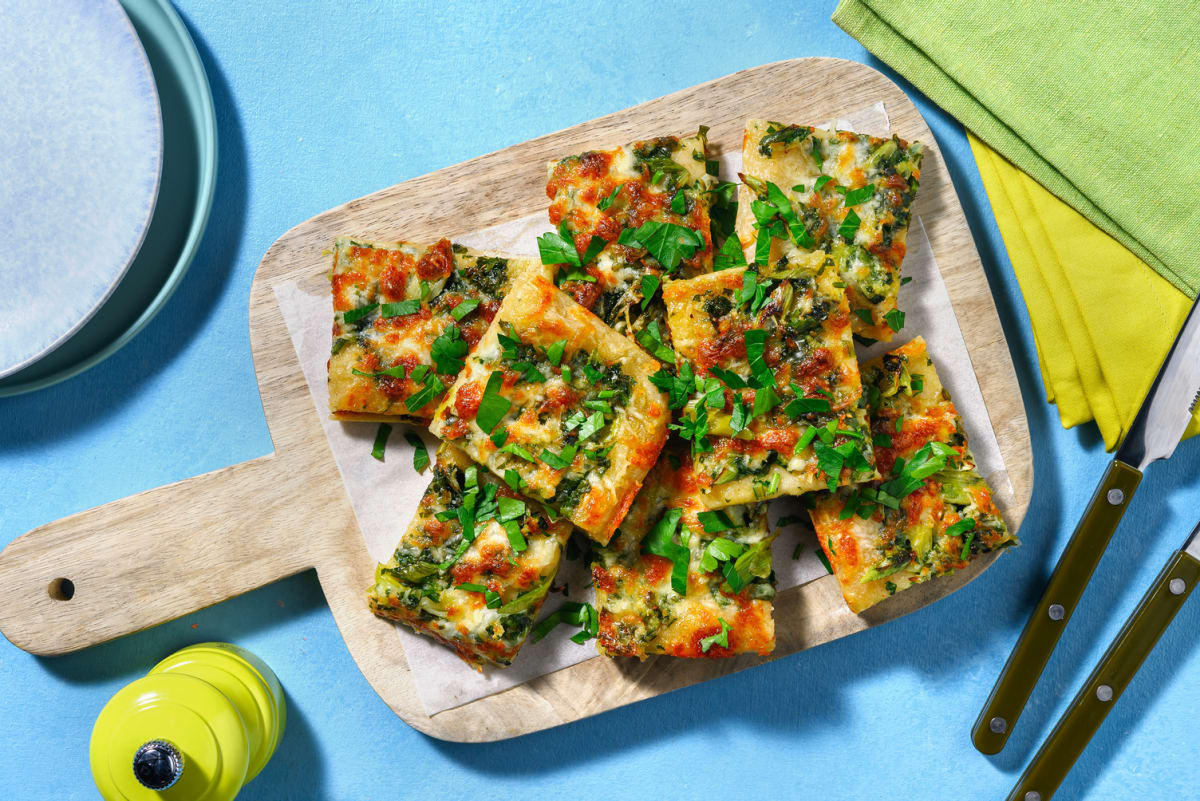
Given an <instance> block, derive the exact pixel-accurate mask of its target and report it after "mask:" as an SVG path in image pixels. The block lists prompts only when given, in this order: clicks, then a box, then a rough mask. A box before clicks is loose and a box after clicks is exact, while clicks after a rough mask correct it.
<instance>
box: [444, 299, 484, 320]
mask: <svg viewBox="0 0 1200 801" xmlns="http://www.w3.org/2000/svg"><path fill="white" fill-rule="evenodd" d="M479 303H480V301H479V299H478V298H467V299H466V300H464V301H463V302H462V303H460V304H458V305H457V306H455V307H454V308H453V309H451V310H450V316H451V317H453V318H454V319H455V320H462V318H464V317H466V316H467V315H468V314H470V313H471V312H473V311H475V309H477V308H478V307H479Z"/></svg>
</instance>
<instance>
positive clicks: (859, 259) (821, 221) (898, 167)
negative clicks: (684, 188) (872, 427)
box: [737, 120, 924, 341]
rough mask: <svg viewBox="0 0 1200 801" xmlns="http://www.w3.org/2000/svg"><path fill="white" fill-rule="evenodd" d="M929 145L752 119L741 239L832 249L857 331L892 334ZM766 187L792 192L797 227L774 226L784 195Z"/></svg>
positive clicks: (882, 336) (886, 337)
mask: <svg viewBox="0 0 1200 801" xmlns="http://www.w3.org/2000/svg"><path fill="white" fill-rule="evenodd" d="M923 152H924V151H923V148H922V146H921V144H920V143H919V142H913V143H911V144H910V143H908V142H905V141H904V140H903V139H900V138H899V137H896V136H893V137H892V138H891V139H880V138H877V137H872V136H866V135H863V134H857V133H852V132H850V131H827V130H821V129H819V128H811V127H808V126H804V125H785V124H783V123H778V122H768V121H766V120H750V121H749V122H747V123H746V130H745V134H744V137H743V140H742V170H743V176H742V178H743V185H742V187H741V189H740V190H739V199H740V202H739V205H738V216H737V232H738V236H739V238H740V239H741V243H742V245H743V246H744V247H746V248H754V247H755V245H756V243H757V240H758V238H759V236H760V235H762V236H774V237H776V238H779V239H783V240H788V241H790V242H791V243H792V244H793V245H794V246H797V247H800V248H801V249H806V250H818V249H819V250H822V251H825V252H827V253H829V254H830V256H832V257H833V259H834V262H835V263H836V264H837V266H838V271H839V273H840V274H841V277H842V280H843V282H844V283H845V284H846V289H847V292H848V293H849V295H850V307H851V311H852V313H853V315H854V316H853V317H852V318H851V324H852V325H853V328H854V332H855V333H856V334H858V335H859V336H863V337H868V338H871V339H878V340H883V341H890V340H891V338H892V334H893V333H894V328H893V326H891V325H889V319H888V313H889V312H891V311H892V310H894V309H895V308H896V297H897V294H898V293H899V291H900V263H901V261H903V259H904V251H905V241H906V239H907V237H908V225H909V220H910V219H911V216H912V204H913V200H914V199H915V198H916V194H917V186H918V183H919V181H920V177H921V157H922V154H923ZM768 184H769V185H771V186H774V187H775V188H776V191H777V192H780V193H782V196H784V197H786V200H787V202H788V204H789V210H790V211H791V213H792V214H793V215H794V217H795V221H796V223H797V226H796V227H795V228H794V229H792V230H788V229H789V228H791V226H789V225H788V221H787V220H782V219H779V218H775V219H776V221H777V223H779V224H776V225H774V226H772V217H773V212H774V211H775V208H773V207H774V205H776V204H774V203H773V202H772V201H773V199H778V195H775V196H774V198H773V197H772V195H773V194H774V193H772V192H771V191H770V187H769V186H768ZM785 216H786V215H785ZM772 228H773V229H774V233H771V230H772ZM899 327H900V326H899V325H896V326H895V329H898V328H899Z"/></svg>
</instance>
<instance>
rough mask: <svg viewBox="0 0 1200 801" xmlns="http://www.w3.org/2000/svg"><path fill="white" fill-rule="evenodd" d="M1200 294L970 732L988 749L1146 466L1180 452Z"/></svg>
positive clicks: (1195, 358) (1194, 364) (1197, 341)
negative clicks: (1178, 450)
mask: <svg viewBox="0 0 1200 801" xmlns="http://www.w3.org/2000/svg"><path fill="white" fill-rule="evenodd" d="M1197 309H1200V299H1198V300H1197V301H1196V303H1195V304H1193V305H1192V309H1191V311H1190V312H1188V316H1187V319H1186V320H1184V322H1183V327H1182V328H1181V329H1180V330H1179V334H1178V336H1176V337H1175V342H1174V344H1172V345H1171V351H1170V353H1168V354H1167V359H1166V361H1164V362H1163V365H1162V367H1161V368H1159V371H1158V375H1157V376H1156V377H1155V379H1154V383H1153V384H1152V385H1151V387H1150V391H1149V392H1148V393H1147V394H1146V399H1145V400H1144V401H1142V407H1141V409H1139V410H1138V413H1137V417H1136V418H1134V421H1133V425H1132V426H1130V429H1129V433H1128V434H1126V436H1125V439H1124V441H1123V442H1122V443H1121V447H1120V448H1119V449H1118V450H1117V455H1116V457H1115V458H1114V459H1113V460H1112V463H1111V464H1109V466H1108V469H1107V470H1106V471H1105V473H1104V477H1103V478H1102V479H1101V480H1100V486H1099V487H1097V488H1096V494H1095V495H1093V496H1092V500H1091V502H1090V503H1089V504H1088V507H1087V511H1086V512H1085V513H1084V515H1083V519H1081V520H1080V521H1079V525H1078V526H1077V527H1076V528H1075V533H1074V534H1072V535H1071V540H1070V542H1068V543H1067V548H1066V550H1065V551H1063V554H1062V556H1061V557H1059V560H1058V565H1057V567H1055V568H1054V573H1053V574H1052V575H1051V576H1050V582H1049V583H1048V584H1047V585H1046V591H1045V593H1044V594H1043V595H1042V600H1041V601H1039V602H1038V605H1037V608H1035V609H1034V611H1033V615H1032V616H1031V617H1030V618H1029V622H1028V623H1026V624H1025V630H1024V631H1022V632H1021V637H1020V639H1018V640H1017V645H1016V647H1015V648H1014V649H1013V652H1012V654H1011V655H1010V656H1009V657H1008V662H1007V663H1006V664H1005V665H1004V670H1002V671H1001V672H1000V678H999V679H997V680H996V686H995V687H994V688H992V694H991V696H990V697H989V698H988V700H987V704H986V705H985V706H984V708H983V711H982V712H981V713H980V715H979V720H977V721H976V722H975V727H974V729H972V731H971V740H972V741H973V742H974V743H975V747H976V748H978V749H979V750H980V751H982V752H983V753H985V754H996V753H999V752H1000V749H1002V748H1004V744H1005V743H1006V742H1007V741H1008V735H1009V734H1010V733H1011V732H1012V730H1013V726H1014V725H1015V724H1016V722H1017V719H1018V718H1019V717H1020V716H1021V711H1022V710H1023V709H1024V708H1025V703H1026V702H1027V701H1028V700H1029V696H1030V694H1032V693H1033V688H1034V685H1036V684H1037V681H1038V679H1039V678H1040V677H1041V675H1042V670H1043V669H1045V667H1046V662H1048V661H1049V659H1050V654H1051V653H1052V652H1053V651H1054V646H1055V645H1057V644H1058V639H1059V637H1061V636H1062V632H1063V628H1065V627H1066V625H1067V621H1069V620H1070V619H1071V614H1072V613H1073V612H1074V611H1075V606H1076V605H1077V604H1078V603H1079V598H1080V596H1082V595H1083V590H1084V588H1085V587H1087V583H1088V581H1089V580H1090V579H1091V577H1092V573H1094V572H1095V570H1096V565H1097V564H1098V563H1099V562H1100V557H1101V556H1102V555H1103V554H1104V549H1105V548H1106V547H1107V546H1108V542H1109V540H1110V539H1112V535H1113V532H1114V531H1115V530H1116V528H1117V524H1118V523H1120V522H1121V516H1122V515H1124V514H1125V508H1126V507H1127V506H1128V505H1129V499H1130V498H1131V497H1133V493H1134V490H1136V489H1137V486H1138V484H1139V483H1140V482H1141V480H1142V471H1143V470H1145V469H1146V466H1147V465H1148V464H1150V463H1151V462H1153V461H1155V460H1157V459H1166V458H1167V457H1169V456H1170V455H1171V454H1172V453H1174V452H1175V447H1176V446H1177V445H1178V444H1179V438H1180V437H1181V436H1183V432H1184V430H1185V429H1186V428H1187V424H1188V420H1189V419H1190V418H1191V414H1192V410H1193V409H1194V408H1195V406H1196V404H1197V402H1200V311H1197Z"/></svg>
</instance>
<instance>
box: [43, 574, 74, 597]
mask: <svg viewBox="0 0 1200 801" xmlns="http://www.w3.org/2000/svg"><path fill="white" fill-rule="evenodd" d="M46 592H47V594H49V596H50V597H51V598H53V599H54V600H56V601H69V600H71V599H72V598H74V597H75V582H73V581H71V580H70V579H69V578H56V579H55V580H54V581H52V582H50V586H49V587H47V588H46Z"/></svg>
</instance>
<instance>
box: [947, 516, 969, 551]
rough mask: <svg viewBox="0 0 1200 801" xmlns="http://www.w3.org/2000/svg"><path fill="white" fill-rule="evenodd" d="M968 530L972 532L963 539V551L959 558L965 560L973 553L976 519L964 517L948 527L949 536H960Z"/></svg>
mask: <svg viewBox="0 0 1200 801" xmlns="http://www.w3.org/2000/svg"><path fill="white" fill-rule="evenodd" d="M968 531H969V532H971V534H970V536H968V537H967V538H966V539H965V540H963V547H962V553H961V554H960V555H959V558H960V559H962V560H964V561H965V560H966V558H967V557H968V556H970V555H971V543H972V542H974V541H975V521H974V520H973V519H972V518H970V517H964V518H963V519H962V520H959V521H958V522H957V523H955V524H954V525H952V526H950V527H949V528H947V529H946V536H947V537H960V536H962V535H963V534H966V533H967V532H968Z"/></svg>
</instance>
